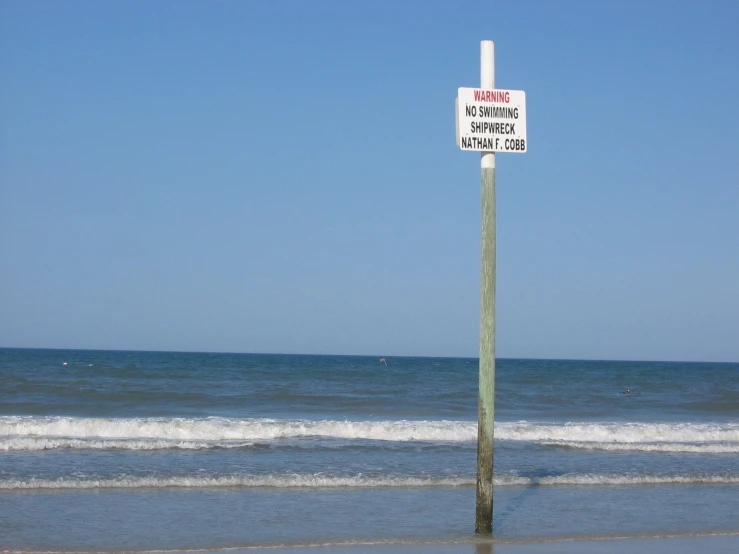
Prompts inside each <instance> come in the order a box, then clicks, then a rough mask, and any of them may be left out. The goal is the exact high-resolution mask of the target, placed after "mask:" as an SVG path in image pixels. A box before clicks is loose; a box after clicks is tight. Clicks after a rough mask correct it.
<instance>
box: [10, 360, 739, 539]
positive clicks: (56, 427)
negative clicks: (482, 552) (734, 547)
mask: <svg viewBox="0 0 739 554" xmlns="http://www.w3.org/2000/svg"><path fill="white" fill-rule="evenodd" d="M381 357H383V355H382V353H380V355H378V356H371V357H367V356H300V355H277V354H275V355H267V354H215V353H174V352H127V351H92V350H33V349H13V348H0V548H2V549H5V550H46V551H65V550H66V551H69V550H72V551H80V550H140V551H147V550H192V549H206V550H217V549H226V548H247V547H258V546H299V545H329V544H378V543H380V544H381V543H385V542H388V543H393V542H394V541H395V542H398V541H400V542H403V541H405V542H406V543H408V544H412V543H414V541H415V542H419V541H420V542H423V541H442V542H443V541H449V542H455V541H469V540H473V539H474V509H475V471H476V438H477V424H476V421H477V379H478V365H477V360H476V359H472V358H422V357H416V358H414V357H389V356H384V361H381ZM495 408H496V412H495V481H494V483H495V492H494V498H495V501H494V512H493V513H494V523H493V526H494V527H493V528H494V535H495V537H496V538H498V539H500V540H510V541H517V540H538V539H551V538H576V537H594V538H597V537H617V536H632V537H636V536H685V535H687V536H692V535H703V534H711V533H737V532H739V364H737V363H682V362H630V361H575V360H523V359H520V360H519V359H499V360H497V367H496V403H495Z"/></svg>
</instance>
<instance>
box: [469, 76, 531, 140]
mask: <svg viewBox="0 0 739 554" xmlns="http://www.w3.org/2000/svg"><path fill="white" fill-rule="evenodd" d="M456 109H457V145H458V146H459V147H460V148H461V149H462V150H478V151H481V152H518V153H523V152H526V150H527V147H528V144H527V142H526V93H525V92H524V91H522V90H499V89H495V90H485V89H479V88H460V89H459V91H458V93H457V106H456Z"/></svg>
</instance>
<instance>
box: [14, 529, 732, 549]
mask: <svg viewBox="0 0 739 554" xmlns="http://www.w3.org/2000/svg"><path fill="white" fill-rule="evenodd" d="M738 550H739V530H735V531H726V532H715V533H670V534H639V535H609V536H572V537H552V538H531V539H496V538H490V539H486V538H482V537H470V538H462V539H450V540H428V541H426V540H423V539H408V540H404V539H379V540H371V539H368V540H364V541H363V540H357V541H352V540H348V541H326V542H321V541H311V542H304V543H292V544H271V545H270V544H261V545H241V546H229V547H214V548H192V549H188V548H184V549H177V548H173V549H168V548H151V549H147V548H143V549H117V548H106V549H94V548H93V549H71V550H67V549H58V550H57V549H54V548H53V547H50V548H44V549H29V548H13V547H8V546H4V545H0V554H11V553H13V554H15V553H18V554H20V553H22V554H95V553H97V554H123V553H131V554H134V553H135V554H189V553H191V554H196V553H213V554H218V553H223V554H248V553H255V552H257V553H258V552H264V553H265V554H267V553H269V554H401V553H405V552H407V553H409V554H422V553H426V552H428V553H430V554H442V553H447V552H448V553H449V554H527V553H531V554H566V553H569V552H572V553H578V554H579V553H582V554H585V553H588V552H593V553H597V554H617V553H618V554H620V553H622V552H630V553H632V552H633V553H636V554H671V553H674V552H683V553H685V552H711V553H717V554H721V553H724V552H726V553H727V554H728V553H733V552H737V551H738Z"/></svg>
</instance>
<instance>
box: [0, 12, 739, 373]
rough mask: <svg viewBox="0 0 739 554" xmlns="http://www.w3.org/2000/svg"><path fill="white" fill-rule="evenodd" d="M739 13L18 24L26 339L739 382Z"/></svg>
mask: <svg viewBox="0 0 739 554" xmlns="http://www.w3.org/2000/svg"><path fill="white" fill-rule="evenodd" d="M737 28H739V3H737V2H734V1H730V0H726V1H720V0H713V1H708V2H682V1H678V0H669V1H668V0H662V1H660V0H655V1H650V2H637V1H620V2H606V1H603V2H584V1H579V0H578V1H576V0H572V1H565V0H562V1H556V2H554V1H549V0H541V1H533V0H525V1H520V2H410V1H406V2H383V1H373V2H358V1H332V2H329V1H320V2H319V1H315V2H307V1H306V2H298V1H285V2H266V1H265V2H257V1H253V2H236V1H231V2H228V1H222V2H186V1H176V2H175V1H158V2H135V1H130V2H82V1H73V2H51V1H47V2H42V1H39V2H25V1H19V0H13V1H11V0H2V1H1V2H0V81H1V82H2V86H1V87H0V133H1V134H0V140H1V142H0V264H1V265H0V345H3V346H15V347H50V348H101V349H141V350H186V351H228V352H285V353H309V354H310V353H326V354H370V355H384V356H388V355H428V356H476V355H477V352H478V340H479V338H478V329H479V322H478V319H479V315H478V314H479V266H480V259H479V258H480V252H479V249H480V169H479V168H480V161H479V155H478V154H476V153H472V152H462V151H460V150H459V149H458V148H457V146H456V145H455V139H454V97H455V96H456V89H457V88H458V87H461V86H468V87H474V86H478V85H479V77H480V76H479V63H480V62H479V50H480V46H479V44H480V41H481V40H483V39H490V40H494V41H495V43H496V86H497V87H498V88H507V89H521V90H525V91H526V94H527V119H528V143H529V151H528V153H527V154H524V155H518V154H499V155H498V156H497V216H498V226H497V231H498V233H497V239H498V257H497V264H498V281H497V293H498V306H497V331H498V334H497V353H498V356H499V357H528V358H586V359H661V360H702V361H711V360H716V361H739V101H738V100H737V94H738V93H739V69H738V68H739V64H737V59H739V33H737V32H736V29H737Z"/></svg>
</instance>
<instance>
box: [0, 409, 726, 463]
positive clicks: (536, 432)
mask: <svg viewBox="0 0 739 554" xmlns="http://www.w3.org/2000/svg"><path fill="white" fill-rule="evenodd" d="M495 437H496V439H497V440H501V441H526V442H532V443H538V444H541V445H543V446H551V447H563V448H579V449H591V450H610V451H639V452H685V453H704V454H723V453H737V452H739V423H723V424H718V423H715V424H714V423H703V424H696V423H564V424H562V423H560V424H555V423H536V422H525V421H521V422H513V423H509V422H505V423H496V425H495ZM309 438H313V439H324V440H333V441H336V440H343V441H357V440H365V441H392V442H398V443H404V442H425V443H474V442H475V441H476V440H477V424H476V423H475V422H470V421H449V420H439V421H410V420H397V421H332V420H324V421H312V420H303V419H264V418H255V419H228V418H217V417H212V418H200V419H189V418H76V417H60V416H53V417H52V416H47V417H32V416H3V417H0V451H24V450H25V451H31V450H48V449H60V448H65V449H102V450H106V449H127V450H158V449H208V448H247V447H252V446H254V445H256V444H262V445H264V444H281V443H285V442H286V441H290V440H292V441H295V440H304V439H309Z"/></svg>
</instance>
